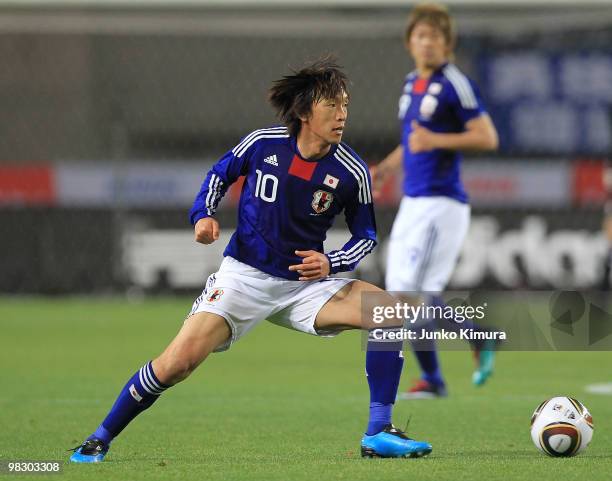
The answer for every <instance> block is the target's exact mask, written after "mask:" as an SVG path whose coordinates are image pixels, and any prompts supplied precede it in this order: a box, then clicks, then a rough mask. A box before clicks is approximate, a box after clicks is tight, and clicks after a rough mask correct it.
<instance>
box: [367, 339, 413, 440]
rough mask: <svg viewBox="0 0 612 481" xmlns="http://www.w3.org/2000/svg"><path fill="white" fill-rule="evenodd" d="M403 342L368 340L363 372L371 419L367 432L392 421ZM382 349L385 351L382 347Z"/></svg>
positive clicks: (374, 432) (372, 433)
mask: <svg viewBox="0 0 612 481" xmlns="http://www.w3.org/2000/svg"><path fill="white" fill-rule="evenodd" d="M401 348H402V343H401V342H399V343H397V342H394V343H389V342H387V343H381V342H376V341H373V340H370V341H369V342H368V352H367V353H366V375H367V377H368V385H369V387H370V418H369V421H368V427H367V429H366V434H367V435H368V436H372V435H374V434H377V433H379V432H380V431H382V429H383V428H384V427H385V425H387V424H389V423H390V422H391V413H392V410H393V404H394V403H395V396H396V395H397V388H398V386H399V381H400V376H401V375H402V367H403V365H404V358H403V356H402V351H401ZM382 349H385V350H382Z"/></svg>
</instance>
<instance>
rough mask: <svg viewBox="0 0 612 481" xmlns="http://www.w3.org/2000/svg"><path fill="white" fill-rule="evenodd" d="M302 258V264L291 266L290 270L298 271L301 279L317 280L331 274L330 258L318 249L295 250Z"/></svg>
mask: <svg viewBox="0 0 612 481" xmlns="http://www.w3.org/2000/svg"><path fill="white" fill-rule="evenodd" d="M295 254H296V255H297V256H300V257H301V258H302V263H301V264H294V265H292V266H289V270H290V271H297V272H298V274H299V275H300V278H299V280H300V281H316V280H317V279H324V278H325V277H327V276H328V275H329V259H328V258H327V256H326V255H325V254H321V253H320V252H317V251H295Z"/></svg>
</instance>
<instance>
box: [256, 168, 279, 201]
mask: <svg viewBox="0 0 612 481" xmlns="http://www.w3.org/2000/svg"><path fill="white" fill-rule="evenodd" d="M255 173H256V174H257V184H256V186H255V197H259V198H260V199H261V200H264V201H266V202H274V201H275V200H276V191H277V189H278V178H277V177H276V176H275V175H272V174H264V173H263V172H262V171H261V170H259V169H257V170H256V171H255ZM270 184H271V185H270ZM270 190H271V192H269V191H270Z"/></svg>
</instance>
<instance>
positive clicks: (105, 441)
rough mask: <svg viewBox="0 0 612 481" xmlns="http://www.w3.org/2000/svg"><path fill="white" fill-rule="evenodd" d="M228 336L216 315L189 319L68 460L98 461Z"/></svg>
mask: <svg viewBox="0 0 612 481" xmlns="http://www.w3.org/2000/svg"><path fill="white" fill-rule="evenodd" d="M230 335H231V332H230V329H229V326H228V325H227V323H226V321H225V319H224V318H223V317H221V316H219V315H218V314H213V313H209V312H200V313H197V314H194V315H192V316H190V317H189V318H188V319H187V320H186V321H185V323H184V324H183V327H182V328H181V330H180V331H179V333H178V334H177V335H176V337H175V338H174V340H173V341H172V342H171V343H170V344H169V345H168V347H167V348H166V349H165V350H164V352H163V353H162V354H161V355H160V356H159V357H157V358H156V359H155V360H154V361H152V362H148V363H147V364H145V365H144V366H142V367H141V368H140V369H139V370H138V371H137V372H136V373H135V374H134V375H133V376H132V377H131V378H130V379H129V380H128V382H127V384H126V385H125V386H124V387H123V389H122V390H121V392H120V393H119V396H118V398H117V400H116V401H115V404H114V405H113V407H112V408H111V410H110V412H109V413H108V415H107V416H106V418H105V419H104V421H102V424H100V426H99V427H98V429H96V431H95V432H94V433H93V434H92V435H91V436H89V437H88V438H87V439H86V440H85V442H84V443H83V444H82V445H81V446H78V447H76V448H75V449H74V451H75V452H74V454H73V455H72V456H71V458H70V460H71V461H72V462H76V463H97V462H100V461H102V460H103V459H104V457H105V456H106V453H107V452H108V450H109V447H110V443H111V442H112V440H113V439H114V438H115V437H116V436H118V435H119V433H121V431H122V430H123V429H124V428H125V427H126V426H127V425H128V424H129V423H130V422H131V421H132V420H133V419H134V418H135V417H136V416H138V415H139V414H140V413H141V412H143V411H144V410H146V409H148V408H149V407H151V406H152V405H153V403H154V402H155V401H156V400H157V399H158V397H159V396H160V395H161V394H162V393H163V392H164V391H165V390H166V389H168V388H169V387H171V386H173V385H174V384H176V383H178V382H180V381H182V380H184V379H185V378H187V377H188V376H189V375H190V374H191V373H192V372H193V371H194V370H195V369H196V368H197V367H198V366H199V365H200V364H201V363H202V361H204V359H206V357H207V356H208V355H209V354H210V353H211V352H213V351H214V350H215V349H216V348H217V347H219V346H221V345H223V344H224V343H225V342H226V341H227V340H228V339H229V338H230Z"/></svg>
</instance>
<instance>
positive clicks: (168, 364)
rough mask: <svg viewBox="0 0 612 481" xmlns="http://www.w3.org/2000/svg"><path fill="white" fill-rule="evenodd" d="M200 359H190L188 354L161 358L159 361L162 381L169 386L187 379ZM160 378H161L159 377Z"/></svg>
mask: <svg viewBox="0 0 612 481" xmlns="http://www.w3.org/2000/svg"><path fill="white" fill-rule="evenodd" d="M200 362H201V361H200V360H197V361H196V360H195V359H191V358H190V357H189V356H172V357H170V358H166V359H163V360H162V362H161V363H160V376H159V377H160V378H163V380H162V382H163V383H164V384H168V385H170V386H172V385H174V384H177V383H179V382H181V381H184V380H185V379H187V378H188V377H189V376H190V375H191V373H192V372H193V371H195V370H196V368H197V367H198V365H199V364H200ZM160 380H161V379H160Z"/></svg>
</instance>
